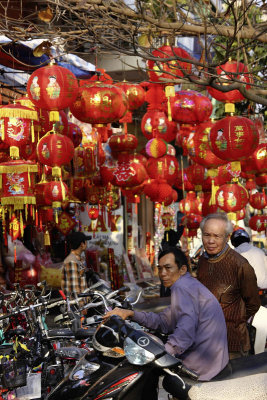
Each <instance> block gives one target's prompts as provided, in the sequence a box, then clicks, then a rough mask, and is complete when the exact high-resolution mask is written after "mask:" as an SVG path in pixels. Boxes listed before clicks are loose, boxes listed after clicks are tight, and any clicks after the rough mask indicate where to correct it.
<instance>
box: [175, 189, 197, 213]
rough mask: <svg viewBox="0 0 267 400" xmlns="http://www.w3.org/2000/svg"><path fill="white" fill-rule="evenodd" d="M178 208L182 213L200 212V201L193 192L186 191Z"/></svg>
mask: <svg viewBox="0 0 267 400" xmlns="http://www.w3.org/2000/svg"><path fill="white" fill-rule="evenodd" d="M179 209H180V211H181V212H182V213H184V214H186V215H187V214H199V215H200V214H201V211H202V202H201V201H200V199H199V198H198V197H197V196H196V193H195V192H191V191H190V192H188V193H187V195H186V197H185V199H183V200H181V201H180V203H179Z"/></svg>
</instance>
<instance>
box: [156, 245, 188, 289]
mask: <svg viewBox="0 0 267 400" xmlns="http://www.w3.org/2000/svg"><path fill="white" fill-rule="evenodd" d="M158 271H159V279H160V280H161V282H162V284H163V285H164V286H165V287H170V286H172V285H173V284H174V282H176V281H177V279H179V278H180V276H181V275H183V271H181V269H178V265H177V264H176V263H175V257H174V254H172V253H169V254H165V256H163V257H161V258H160V259H159V264H158Z"/></svg>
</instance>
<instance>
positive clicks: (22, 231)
mask: <svg viewBox="0 0 267 400" xmlns="http://www.w3.org/2000/svg"><path fill="white" fill-rule="evenodd" d="M19 227H20V234H21V236H22V237H23V235H24V227H23V218H22V212H21V211H20V213H19Z"/></svg>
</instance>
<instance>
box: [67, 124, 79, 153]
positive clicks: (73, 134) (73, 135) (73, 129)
mask: <svg viewBox="0 0 267 400" xmlns="http://www.w3.org/2000/svg"><path fill="white" fill-rule="evenodd" d="M67 136H68V138H69V139H70V140H71V141H72V143H73V145H74V147H78V146H79V145H80V144H81V142H82V138H83V133H82V130H81V128H80V127H79V126H78V125H76V124H73V123H72V122H69V123H68V133H67Z"/></svg>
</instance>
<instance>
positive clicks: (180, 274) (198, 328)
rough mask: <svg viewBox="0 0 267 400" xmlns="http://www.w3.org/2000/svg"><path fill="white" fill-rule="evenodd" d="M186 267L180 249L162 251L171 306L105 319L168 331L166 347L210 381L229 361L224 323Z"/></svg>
mask: <svg viewBox="0 0 267 400" xmlns="http://www.w3.org/2000/svg"><path fill="white" fill-rule="evenodd" d="M187 268H188V262H187V258H186V256H185V254H184V253H183V252H182V250H180V249H179V248H169V249H166V250H163V251H162V252H161V253H160V254H159V265H158V271H159V277H160V279H161V281H162V282H163V284H164V286H165V287H169V288H170V289H171V305H170V306H168V307H167V308H166V309H164V310H163V311H162V312H160V313H158V314H156V313H153V312H143V311H132V310H126V309H121V308H115V309H114V310H112V311H109V312H108V313H107V314H106V316H105V318H107V317H109V316H111V315H119V316H120V317H121V318H123V319H126V318H131V319H132V320H133V321H136V322H138V323H139V324H140V325H143V326H145V327H147V328H149V329H153V330H158V331H160V332H161V333H164V334H168V339H167V342H166V344H165V348H166V350H167V351H168V352H169V353H171V354H172V355H175V356H177V357H178V358H179V359H182V360H183V363H184V365H185V366H186V367H187V368H189V369H191V370H193V371H194V372H195V373H197V374H198V376H199V379H200V380H202V381H209V380H210V379H212V378H213V377H214V376H216V375H217V374H218V373H219V372H220V371H222V370H223V369H224V368H225V366H226V365H227V363H228V359H229V358H228V348H227V332H226V324H225V320H224V315H223V312H222V309H221V307H220V304H219V302H218V301H217V299H216V298H215V296H214V295H213V294H212V293H211V292H210V291H209V290H208V289H207V288H206V287H205V286H204V285H202V284H201V283H200V282H199V281H198V280H197V279H196V278H193V277H192V276H191V275H190V273H189V272H188V271H187ZM150 389H151V388H150ZM151 396H152V395H151V394H150V395H149V396H148V397H149V400H150V399H152V397H151ZM155 398H157V397H155Z"/></svg>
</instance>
